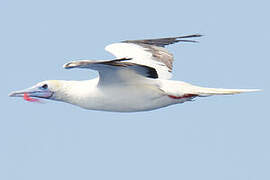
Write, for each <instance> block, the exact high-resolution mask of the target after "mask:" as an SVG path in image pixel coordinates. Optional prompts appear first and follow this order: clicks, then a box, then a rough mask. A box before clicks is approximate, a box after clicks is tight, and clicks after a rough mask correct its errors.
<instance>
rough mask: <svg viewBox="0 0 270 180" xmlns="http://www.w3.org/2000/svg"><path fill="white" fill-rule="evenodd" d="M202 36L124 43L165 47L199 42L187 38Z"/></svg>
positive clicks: (192, 36)
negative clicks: (180, 43)
mask: <svg viewBox="0 0 270 180" xmlns="http://www.w3.org/2000/svg"><path fill="white" fill-rule="evenodd" d="M201 36H202V35H200V34H193V35H187V36H177V37H169V38H159V39H143V40H126V41H122V42H124V43H135V44H148V45H154V46H159V47H165V46H166V45H170V44H174V43H177V42H197V41H194V40H189V39H186V38H194V37H201Z"/></svg>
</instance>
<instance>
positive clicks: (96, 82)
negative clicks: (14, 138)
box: [10, 34, 257, 112]
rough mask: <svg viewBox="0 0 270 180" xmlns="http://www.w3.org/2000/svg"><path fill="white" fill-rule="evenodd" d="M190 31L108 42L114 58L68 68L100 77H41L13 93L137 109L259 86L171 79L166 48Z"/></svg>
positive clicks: (119, 109) (93, 106)
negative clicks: (237, 86) (94, 72)
mask: <svg viewBox="0 0 270 180" xmlns="http://www.w3.org/2000/svg"><path fill="white" fill-rule="evenodd" d="M194 37H200V35H197V34H195V35H189V36H180V37H172V38H161V39H146V40H131V41H123V42H121V43H114V44H111V45H108V46H106V48H105V49H106V50H107V51H108V52H110V53H111V54H113V55H114V56H116V59H114V60H79V61H72V62H69V63H67V64H65V65H64V68H66V69H70V68H89V69H93V70H97V71H98V72H99V77H97V78H95V79H92V80H87V81H62V80H61V81H60V80H48V81H43V82H40V83H38V84H36V85H35V86H33V87H31V88H28V89H26V90H21V91H15V92H13V93H11V94H10V96H17V97H21V96H24V94H28V95H29V96H30V97H38V98H46V99H52V100H57V101H63V102H67V103H71V104H74V105H78V106H80V107H82V108H85V109H93V110H104V111H116V112H136V111H146V110H152V109H157V108H161V107H165V106H168V105H172V104H177V103H183V102H186V101H189V100H191V99H193V98H196V97H202V96H211V95H226V94H238V93H242V92H252V91H257V89H251V90H250V89H218V88H204V87H199V86H194V85H191V84H188V83H185V82H182V81H174V80H169V78H170V77H171V72H172V64H173V55H172V54H171V53H169V52H168V51H167V50H166V49H165V48H164V47H165V46H166V45H169V44H173V43H176V42H181V41H182V42H195V41H193V40H189V39H187V38H194Z"/></svg>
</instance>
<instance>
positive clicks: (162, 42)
mask: <svg viewBox="0 0 270 180" xmlns="http://www.w3.org/2000/svg"><path fill="white" fill-rule="evenodd" d="M201 36H202V35H200V34H193V35H187V36H178V37H169V38H159V39H143V40H126V41H122V42H124V43H134V44H137V45H139V46H142V47H143V48H145V50H146V51H148V52H150V53H151V54H152V56H153V59H154V60H156V61H158V62H161V63H163V64H165V65H166V66H167V67H168V69H169V72H171V71H172V68H173V55H172V54H171V53H170V52H169V51H167V49H165V48H164V47H165V46H166V45H170V44H174V43H177V42H197V41H195V40H190V39H186V38H195V37H201Z"/></svg>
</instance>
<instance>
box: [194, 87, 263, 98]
mask: <svg viewBox="0 0 270 180" xmlns="http://www.w3.org/2000/svg"><path fill="white" fill-rule="evenodd" d="M190 90H191V91H192V93H193V94H197V95H199V96H211V95H232V94H240V93H246V92H256V91H261V90H260V89H223V88H205V87H199V86H193V87H192V88H191V89H190Z"/></svg>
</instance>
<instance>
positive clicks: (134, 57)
mask: <svg viewBox="0 0 270 180" xmlns="http://www.w3.org/2000/svg"><path fill="white" fill-rule="evenodd" d="M200 36H201V35H199V34H194V35H188V36H179V37H170V38H160V39H144V40H127V41H122V42H121V43H114V44H110V45H108V46H106V47H105V50H107V51H108V52H110V53H111V54H113V55H114V56H116V57H117V58H130V60H129V61H128V62H132V63H136V64H141V65H144V66H149V67H152V68H154V69H155V70H156V71H157V74H158V78H162V79H169V78H171V76H172V75H171V72H172V67H173V55H172V54H171V53H170V52H168V51H167V49H165V48H164V47H165V46H166V45H169V44H173V43H177V42H197V41H194V40H189V39H187V38H194V37H200Z"/></svg>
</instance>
